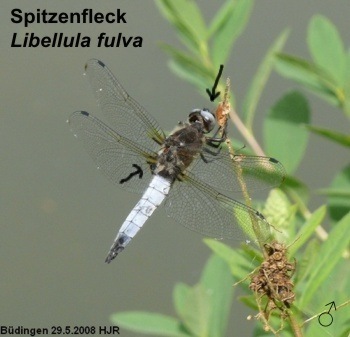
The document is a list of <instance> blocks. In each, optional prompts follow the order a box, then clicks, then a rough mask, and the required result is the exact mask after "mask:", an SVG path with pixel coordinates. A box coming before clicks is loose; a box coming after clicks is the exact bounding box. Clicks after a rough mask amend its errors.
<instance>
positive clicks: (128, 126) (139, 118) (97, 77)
mask: <svg viewBox="0 0 350 337" xmlns="http://www.w3.org/2000/svg"><path fill="white" fill-rule="evenodd" d="M85 74H86V75H87V77H88V79H89V82H90V84H91V86H92V88H93V90H94V93H95V97H96V100H97V102H98V104H99V106H100V108H101V110H102V112H103V114H104V115H105V116H106V118H107V119H108V120H109V122H110V125H111V127H112V128H113V130H115V131H116V132H117V133H118V134H119V135H121V136H124V137H125V138H128V139H130V140H131V141H134V142H135V143H140V144H143V145H144V146H145V147H147V148H149V149H151V150H155V149H156V148H157V143H158V144H161V143H163V141H164V139H165V134H164V132H163V131H162V129H161V128H160V126H159V125H158V123H157V122H156V120H155V119H153V118H152V117H151V116H150V115H149V114H148V113H147V112H146V110H145V109H144V108H143V107H142V106H141V105H140V104H139V103H137V102H136V101H135V100H134V99H133V98H132V97H130V96H129V94H128V93H127V92H126V91H125V89H124V88H123V87H122V85H121V84H120V83H119V81H118V80H117V79H116V78H115V77H114V75H113V74H112V72H111V71H110V70H109V69H108V68H107V66H106V65H105V64H104V63H103V62H101V61H99V60H96V59H92V60H89V61H88V62H87V63H86V65H85Z"/></svg>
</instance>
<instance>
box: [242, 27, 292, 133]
mask: <svg viewBox="0 0 350 337" xmlns="http://www.w3.org/2000/svg"><path fill="white" fill-rule="evenodd" d="M288 34H289V31H288V30H284V31H283V32H282V33H281V34H280V35H279V36H278V37H277V39H276V40H275V41H274V43H273V44H272V46H271V47H270V48H269V50H268V52H267V53H266V55H265V57H264V59H263V60H262V62H261V63H260V65H259V68H258V70H257V72H256V73H255V75H254V78H253V81H252V83H251V84H250V88H249V90H248V93H247V95H246V97H245V98H244V102H243V108H242V110H243V118H244V120H245V124H246V126H247V127H248V129H250V130H251V129H252V124H253V119H254V114H255V111H256V107H257V106H258V103H259V100H260V97H261V94H262V92H263V90H264V87H265V85H266V82H267V80H268V78H269V77H270V74H271V70H272V67H273V65H274V62H275V54H276V53H277V52H278V51H280V50H281V49H282V48H283V46H284V44H285V42H286V39H287V37H288Z"/></svg>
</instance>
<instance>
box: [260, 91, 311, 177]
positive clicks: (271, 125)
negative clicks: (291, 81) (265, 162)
mask: <svg viewBox="0 0 350 337" xmlns="http://www.w3.org/2000/svg"><path fill="white" fill-rule="evenodd" d="M309 121H310V111H309V106H308V102H307V100H306V98H305V97H304V96H303V95H302V94H301V93H299V92H297V91H294V92H290V93H288V94H286V95H285V96H283V97H282V98H281V99H280V100H279V101H278V102H277V103H276V104H275V105H274V106H273V107H272V108H271V110H270V112H269V115H268V117H267V119H265V121H264V140H265V145H266V151H267V152H268V153H269V154H271V155H273V156H274V157H276V158H278V160H279V161H281V162H282V163H283V165H284V167H285V168H286V170H287V172H288V173H291V172H294V171H295V169H296V168H297V167H298V165H299V163H300V161H301V159H302V158H303V155H304V152H305V149H306V146H307V142H308V138H309V134H308V132H307V131H306V130H305V128H304V127H302V124H305V123H309ZM286 149H290V151H286Z"/></svg>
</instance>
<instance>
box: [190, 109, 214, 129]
mask: <svg viewBox="0 0 350 337" xmlns="http://www.w3.org/2000/svg"><path fill="white" fill-rule="evenodd" d="M188 121H189V122H190V123H191V124H193V123H201V124H202V125H203V130H204V133H208V132H210V131H211V130H213V128H214V126H215V117H214V115H213V114H212V113H211V112H210V111H209V110H208V109H206V108H203V109H193V110H192V111H191V113H190V114H189V116H188Z"/></svg>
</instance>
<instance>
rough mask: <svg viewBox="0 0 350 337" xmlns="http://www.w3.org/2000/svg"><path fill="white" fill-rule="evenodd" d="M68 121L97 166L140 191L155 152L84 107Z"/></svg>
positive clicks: (116, 179) (121, 184)
mask: <svg viewBox="0 0 350 337" xmlns="http://www.w3.org/2000/svg"><path fill="white" fill-rule="evenodd" d="M68 123H69V125H70V128H71V131H72V132H73V133H74V135H75V137H77V138H78V139H80V140H81V141H82V142H83V144H84V146H85V148H86V149H87V151H88V152H89V154H90V156H91V157H92V159H93V160H94V161H95V163H96V165H97V167H98V168H99V169H100V170H101V171H102V172H103V173H104V174H105V175H106V176H107V177H108V178H109V179H110V180H112V181H113V182H114V183H116V184H117V185H119V186H121V187H122V188H125V189H126V190H129V191H132V192H139V193H141V192H143V191H144V190H145V189H146V187H147V186H148V184H149V182H150V180H151V170H150V164H151V163H152V162H154V161H155V160H156V157H157V153H156V152H153V151H151V150H149V149H147V148H146V147H143V146H142V145H139V144H136V143H134V142H133V141H131V140H129V139H127V138H125V137H122V136H121V135H119V134H118V133H117V132H115V131H114V130H112V129H111V128H110V127H108V126H107V125H106V124H104V123H103V122H102V121H100V120H99V119H98V118H96V117H93V116H91V115H90V114H89V113H87V112H85V111H76V112H74V113H73V114H72V115H71V116H70V118H69V120H68Z"/></svg>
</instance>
